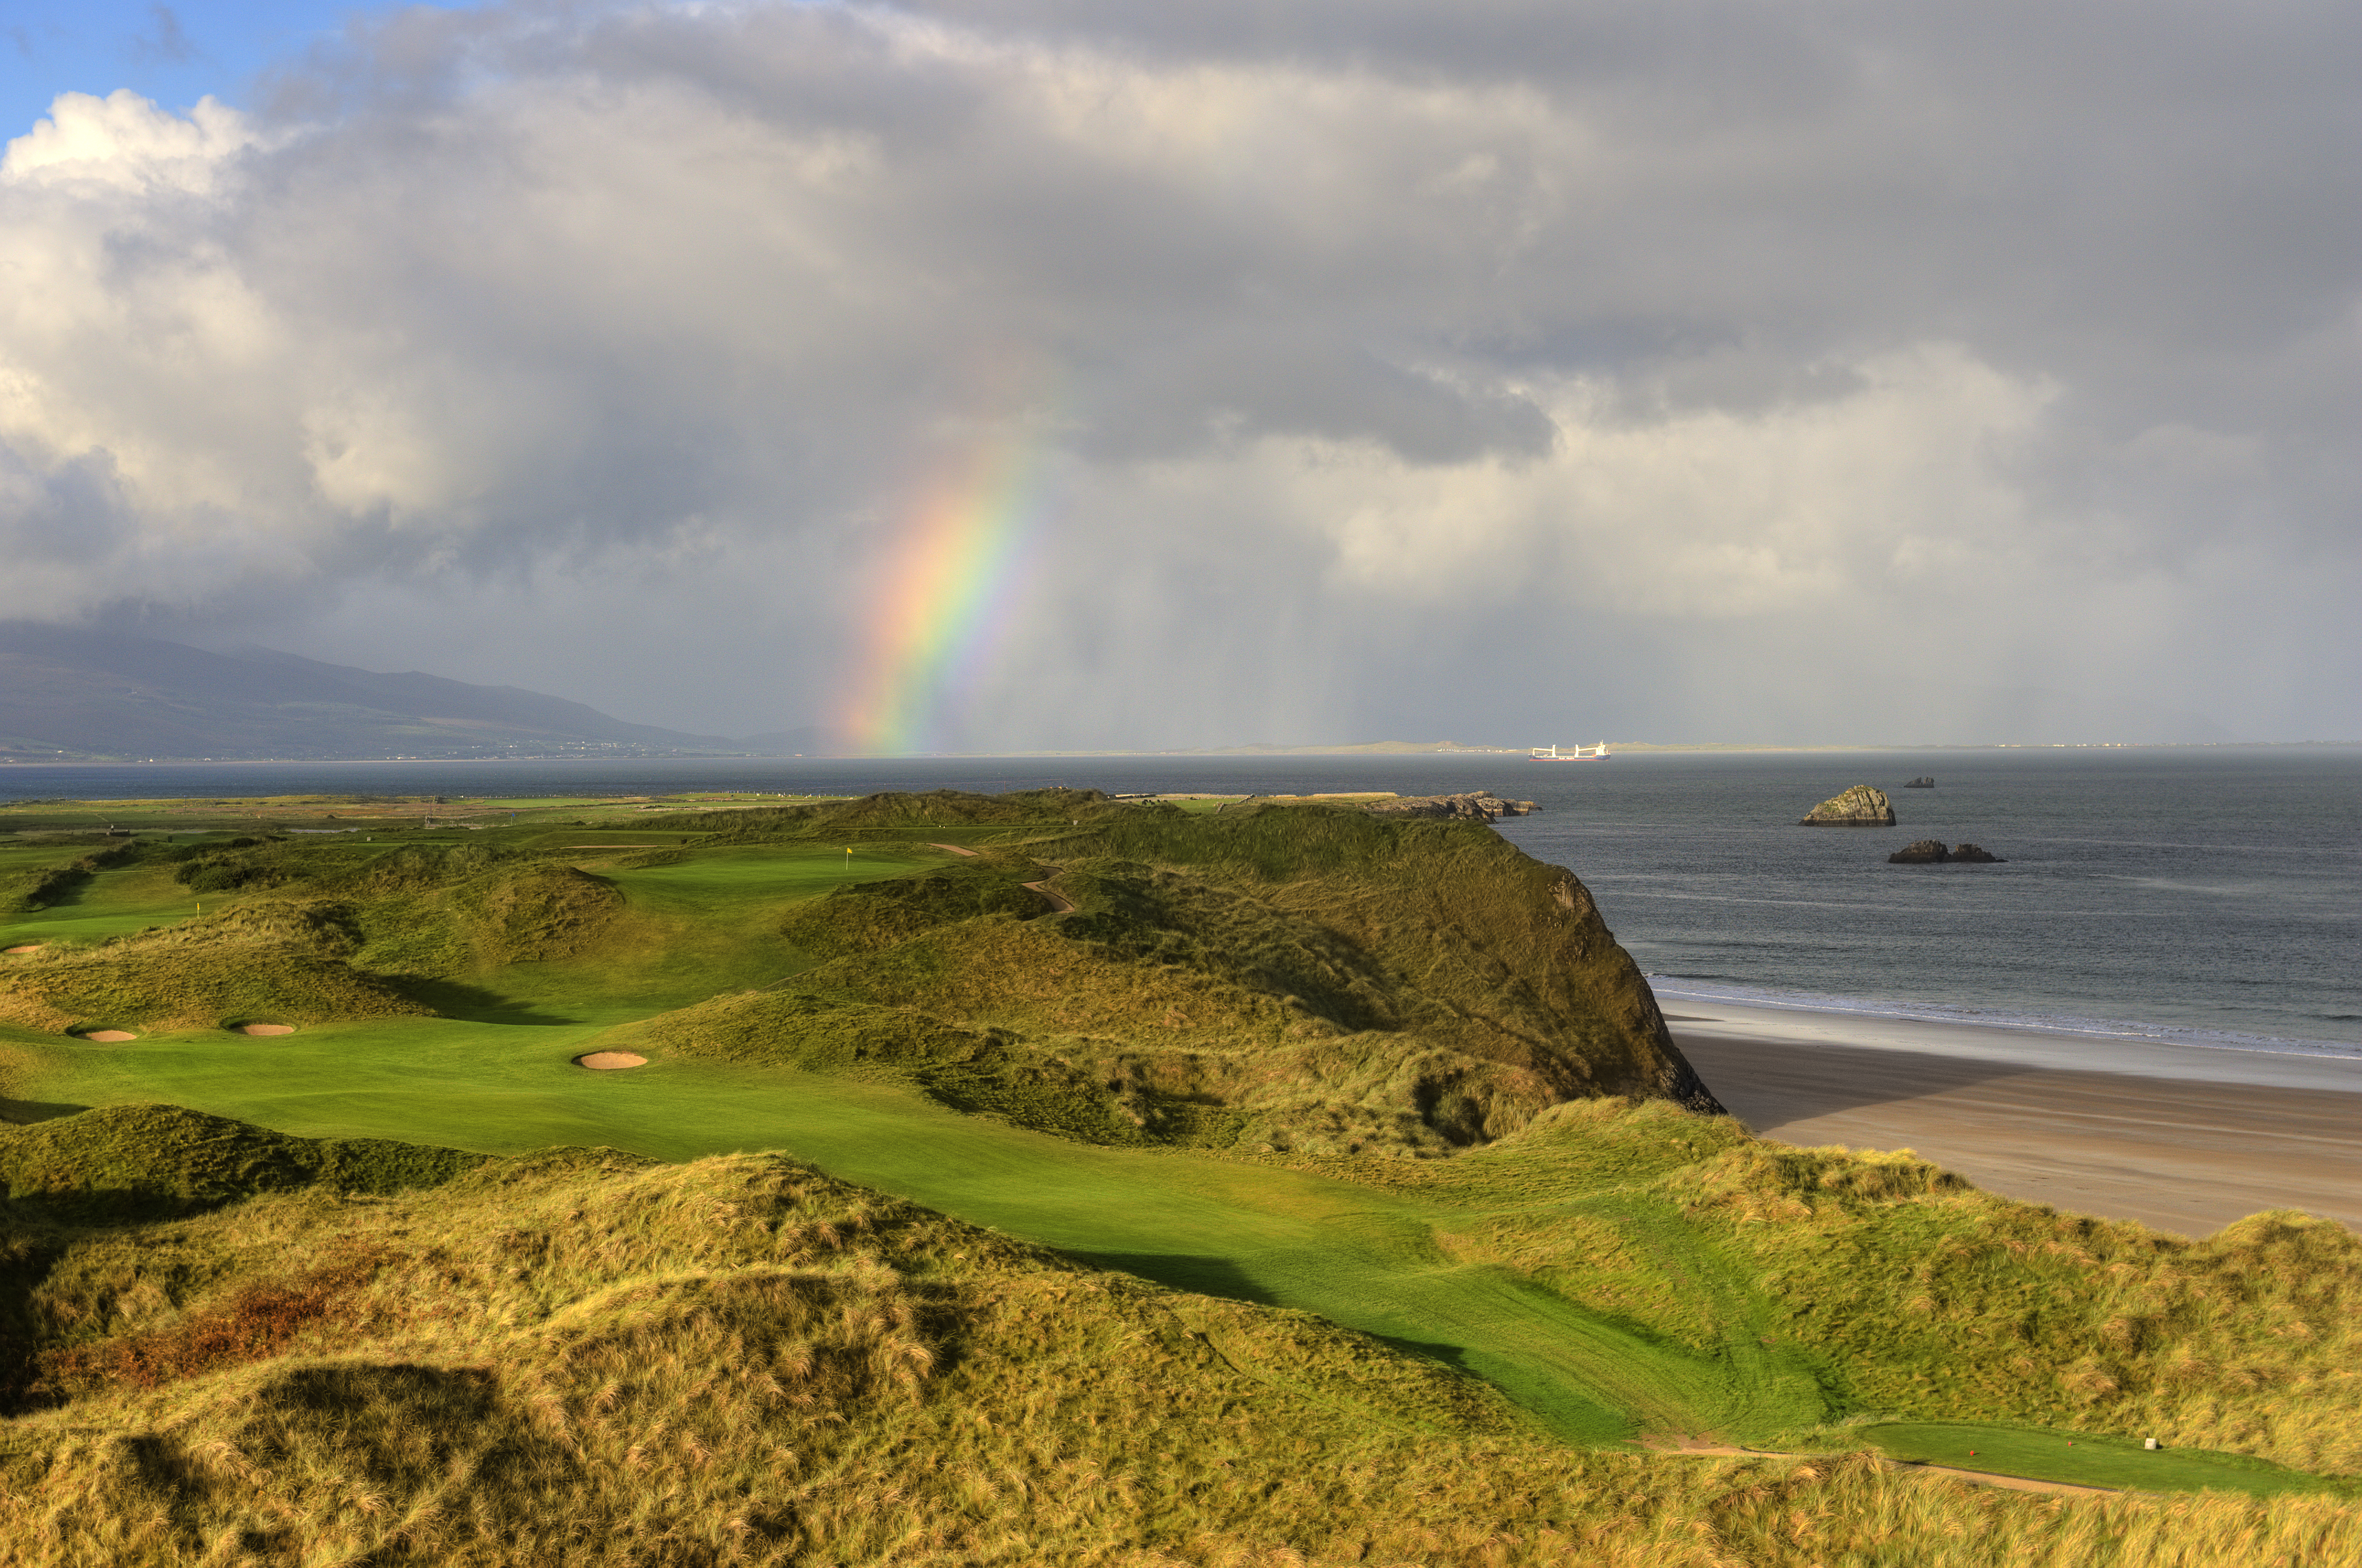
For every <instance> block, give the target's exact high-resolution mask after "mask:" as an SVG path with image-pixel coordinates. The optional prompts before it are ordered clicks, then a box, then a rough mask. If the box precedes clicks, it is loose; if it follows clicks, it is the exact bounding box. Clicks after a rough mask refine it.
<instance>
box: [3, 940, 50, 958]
mask: <svg viewBox="0 0 2362 1568" xmlns="http://www.w3.org/2000/svg"><path fill="white" fill-rule="evenodd" d="M40 950H41V944H39V943H38V942H24V943H19V944H17V945H16V946H14V947H0V953H6V955H8V956H9V957H11V958H14V957H15V956H16V955H17V954H19V953H39V951H40Z"/></svg>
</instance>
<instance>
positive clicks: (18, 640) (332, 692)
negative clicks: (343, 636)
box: [0, 621, 769, 762]
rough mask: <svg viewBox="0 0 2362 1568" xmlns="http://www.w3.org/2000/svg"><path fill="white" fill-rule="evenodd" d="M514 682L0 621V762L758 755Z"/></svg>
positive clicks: (722, 740) (728, 741) (763, 750)
mask: <svg viewBox="0 0 2362 1568" xmlns="http://www.w3.org/2000/svg"><path fill="white" fill-rule="evenodd" d="M768 749H769V748H767V747H763V746H757V745H748V744H746V743H743V742H739V741H734V740H731V739H728V738H726V737H724V736H721V735H698V734H683V733H681V732H679V731H678V730H667V729H659V728H657V726H655V725H653V724H631V723H624V721H623V720H621V719H613V718H610V717H608V716H607V715H606V714H604V713H602V712H599V711H598V710H597V709H595V708H590V707H585V706H584V705H583V704H582V703H579V702H569V701H566V700H565V699H564V698H562V697H548V696H545V695H543V694H542V693H540V692H538V691H524V690H518V689H517V688H515V687H513V686H470V685H469V684H468V683H467V682H465V681H461V680H446V679H442V678H441V677H439V676H433V675H419V674H415V673H412V674H407V675H381V674H378V673H376V672H375V671H372V670H366V669H350V668H346V667H344V666H342V665H335V664H322V663H320V662H319V661H317V660H316V659H308V658H299V657H296V656H294V655H293V654H283V653H275V652H272V651H271V650H270V649H267V648H241V649H238V650H236V651H235V652H232V653H226V654H218V653H206V652H205V651H204V650H203V649H201V648H193V647H188V646H183V645H182V644H180V643H168V642H162V641H160V640H158V639H156V638H153V637H137V636H126V635H121V634H118V633H113V632H100V631H89V630H83V629H76V628H69V627H62V626H43V625H37V624H30V623H28V622H22V621H15V622H0V758H6V759H10V760H14V761H19V762H39V761H50V762H62V761H80V760H112V761H129V760H140V759H147V758H157V759H162V758H168V757H169V758H174V759H182V758H193V757H210V758H214V759H216V760H224V761H226V760H234V759H238V758H259V757H303V758H316V759H327V758H337V757H387V756H567V755H579V756H632V755H646V754H650V753H672V752H690V753H705V754H714V753H721V754H724V755H736V756H744V755H746V754H747V753H748V752H750V751H752V752H756V753H757V754H767V752H768Z"/></svg>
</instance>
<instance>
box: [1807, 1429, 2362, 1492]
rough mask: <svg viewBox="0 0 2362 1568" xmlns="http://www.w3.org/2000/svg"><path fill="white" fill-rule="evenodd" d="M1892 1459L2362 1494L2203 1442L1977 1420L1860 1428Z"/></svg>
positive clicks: (2165, 1483) (2039, 1475) (2179, 1484)
mask: <svg viewBox="0 0 2362 1568" xmlns="http://www.w3.org/2000/svg"><path fill="white" fill-rule="evenodd" d="M1853 1431H1854V1433H1855V1434H1857V1435H1859V1436H1860V1438H1861V1439H1862V1441H1866V1442H1868V1443H1870V1444H1871V1446H1872V1447H1874V1448H1876V1449H1877V1450H1878V1451H1879V1452H1882V1453H1883V1454H1886V1455H1887V1456H1888V1457H1889V1458H1893V1459H1899V1460H1902V1461H1904V1462H1905V1463H1918V1464H1944V1465H1950V1466H1953V1467H1955V1468H1957V1469H1961V1470H1983V1471H1989V1472H1991V1473H1992V1474H1997V1475H2024V1476H2029V1477H2032V1478H2034V1479H2036V1480H2042V1481H2063V1482H2067V1483H2069V1484H2070V1485H2078V1486H2110V1487H2115V1488H2118V1489H2121V1490H2131V1491H2147V1492H2202V1491H2216V1492H2243V1493H2245V1494H2246V1495H2247V1496H2251V1497H2278V1496H2345V1497H2362V1484H2356V1483H2355V1482H2351V1481H2338V1480H2335V1479H2333V1478H2331V1477H2328V1476H2323V1475H2312V1474H2307V1473H2305V1472H2304V1471H2301V1470H2290V1469H2288V1468H2287V1467H2285V1466H2283V1465H2278V1464H2274V1463H2271V1462H2270V1461H2268V1460H2263V1459H2256V1458H2251V1457H2249V1456H2248V1455H2246V1454H2239V1453H2216V1452H2210V1451H2208V1450H2203V1449H2178V1448H2172V1447H2165V1448H2157V1449H2147V1448H2144V1447H2142V1446H2141V1444H2140V1443H2139V1442H2138V1441H2135V1440H2133V1439H2131V1438H2125V1437H2114V1436H2109V1435H2105V1434H2102V1435H2097V1436H2094V1435H2092V1434H2091V1433H2088V1432H2085V1433H2075V1432H2055V1431H2040V1430H2030V1429H2026V1428H2021V1427H2000V1426H1988V1425H1984V1424H1981V1423H1975V1422H1940V1421H1893V1422H1884V1423H1881V1424H1879V1425H1876V1426H1865V1427H1859V1428H1855V1429H1853Z"/></svg>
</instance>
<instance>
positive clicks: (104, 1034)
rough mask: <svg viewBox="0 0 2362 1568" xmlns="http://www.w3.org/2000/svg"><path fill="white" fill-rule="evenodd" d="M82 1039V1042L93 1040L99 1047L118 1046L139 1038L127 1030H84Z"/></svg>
mask: <svg viewBox="0 0 2362 1568" xmlns="http://www.w3.org/2000/svg"><path fill="white" fill-rule="evenodd" d="M82 1037H83V1039H84V1040H95V1041H96V1042H98V1043H100V1044H101V1045H120V1044H122V1043H124V1042H125V1041H126V1040H137V1039H138V1038H139V1036H138V1035H137V1034H134V1033H132V1032H131V1031H129V1030H127V1029H85V1030H83V1032H82Z"/></svg>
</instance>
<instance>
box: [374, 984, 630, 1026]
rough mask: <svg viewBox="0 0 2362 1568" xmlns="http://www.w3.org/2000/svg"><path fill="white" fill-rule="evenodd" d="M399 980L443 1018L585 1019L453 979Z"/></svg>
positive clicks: (496, 1020)
mask: <svg viewBox="0 0 2362 1568" xmlns="http://www.w3.org/2000/svg"><path fill="white" fill-rule="evenodd" d="M400 984H401V987H402V992H403V995H404V996H406V997H408V998H410V999H411V1000H413V1001H417V1002H424V1003H425V1004H426V1005H427V1006H428V1007H431V1008H433V1009H434V1010H436V1013H437V1014H439V1015H440V1016H442V1017H444V1018H457V1019H462V1020H464V1021H467V1022H469V1023H520V1024H549V1025H555V1024H566V1023H583V1022H587V1021H588V1020H585V1019H579V1018H567V1017H564V1016H562V1015H560V1014H558V1013H554V1012H543V1011H541V1010H538V1009H537V1008H536V1007H535V1004H534V1003H532V1002H529V1001H518V1000H516V999H513V998H511V997H504V996H502V995H501V994H500V993H499V992H497V991H488V990H486V989H484V988H482V987H481V986H467V985H461V984H460V983H459V982H458V981H457V980H409V979H406V980H403V981H402V982H400Z"/></svg>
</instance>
